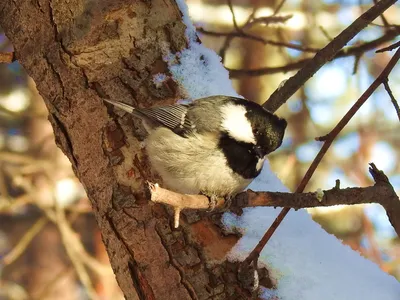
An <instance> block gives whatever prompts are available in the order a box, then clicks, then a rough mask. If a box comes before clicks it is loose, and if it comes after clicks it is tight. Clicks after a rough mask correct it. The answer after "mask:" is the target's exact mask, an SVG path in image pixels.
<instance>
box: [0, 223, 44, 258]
mask: <svg viewBox="0 0 400 300" xmlns="http://www.w3.org/2000/svg"><path fill="white" fill-rule="evenodd" d="M47 222H48V219H47V218H46V217H41V218H40V219H39V220H37V221H36V222H35V224H33V226H32V227H31V228H29V230H27V231H26V232H25V234H24V235H23V237H22V238H21V239H20V240H19V242H18V243H17V245H15V247H14V248H13V249H12V250H11V251H10V252H9V253H7V254H6V255H5V256H4V257H3V259H2V260H1V261H2V263H4V264H5V265H9V264H12V263H13V262H14V261H16V260H17V259H18V257H20V256H21V254H22V253H24V251H25V249H26V248H27V247H28V246H29V244H30V243H31V241H32V240H33V238H34V237H35V236H36V235H37V234H38V233H39V232H40V231H41V230H42V229H43V227H44V226H45V225H46V224H47Z"/></svg>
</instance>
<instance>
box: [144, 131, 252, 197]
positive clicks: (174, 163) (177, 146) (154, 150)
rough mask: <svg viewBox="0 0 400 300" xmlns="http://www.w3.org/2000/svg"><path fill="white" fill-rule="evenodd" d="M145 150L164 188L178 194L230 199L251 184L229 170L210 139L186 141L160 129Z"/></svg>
mask: <svg viewBox="0 0 400 300" xmlns="http://www.w3.org/2000/svg"><path fill="white" fill-rule="evenodd" d="M146 149H147V152H148V155H149V159H150V162H151V164H152V167H153V168H154V169H155V171H157V173H158V174H159V175H160V176H161V177H162V179H163V181H164V184H165V185H166V187H168V188H170V189H171V190H174V191H177V192H180V193H186V194H197V193H199V192H202V193H204V194H206V195H217V196H230V195H234V194H236V193H238V192H240V191H242V190H243V189H244V188H245V187H246V186H247V185H248V184H249V183H250V182H251V180H252V179H245V178H243V177H242V176H240V175H239V174H237V173H235V172H233V171H232V169H231V168H229V167H228V165H227V161H226V158H225V156H224V154H223V153H222V152H221V151H220V150H219V149H218V147H217V141H216V140H215V138H214V137H212V136H203V135H197V136H194V137H192V138H190V139H188V138H183V137H180V136H178V135H176V134H174V133H172V132H171V131H170V130H168V129H165V128H159V129H157V130H155V131H154V132H153V133H151V134H150V135H149V137H148V138H147V141H146Z"/></svg>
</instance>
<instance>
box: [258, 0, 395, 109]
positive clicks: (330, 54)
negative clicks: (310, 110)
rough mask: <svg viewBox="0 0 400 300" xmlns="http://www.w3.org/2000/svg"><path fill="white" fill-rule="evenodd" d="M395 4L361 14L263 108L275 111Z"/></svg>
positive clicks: (386, 0) (388, 1) (388, 0)
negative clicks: (357, 35) (358, 34)
mask: <svg viewBox="0 0 400 300" xmlns="http://www.w3.org/2000/svg"><path fill="white" fill-rule="evenodd" d="M396 2H397V0H381V1H379V2H378V3H377V4H375V5H374V6H373V7H371V8H370V9H369V10H367V11H366V12H365V13H363V14H362V15H361V16H360V17H359V18H358V19H356V20H355V21H354V22H353V23H352V24H351V25H350V26H349V27H347V28H346V29H345V30H343V31H342V32H341V33H340V34H339V35H338V36H337V37H336V38H334V39H333V41H332V42H330V43H329V44H328V45H326V46H325V47H324V48H323V49H321V51H319V52H318V53H317V54H316V55H315V56H314V58H313V59H312V60H311V61H309V62H307V64H306V65H305V66H304V67H303V68H302V69H301V70H299V71H298V72H297V73H296V74H295V75H294V76H292V77H290V78H289V79H288V80H286V81H285V82H284V84H283V85H282V86H280V87H278V88H277V89H276V90H275V91H274V92H273V93H272V95H271V96H270V97H269V99H268V100H267V101H266V102H265V103H264V105H263V106H264V107H265V108H266V109H268V110H270V111H272V112H274V111H276V110H277V109H278V108H279V107H280V106H281V105H282V104H283V103H285V102H286V101H287V100H288V99H289V98H290V97H291V96H292V95H293V94H294V93H295V92H296V91H297V90H298V89H299V88H300V87H301V86H303V85H304V83H305V82H306V81H307V80H308V79H310V78H311V77H312V76H313V75H314V74H315V73H316V72H317V71H318V70H319V69H320V68H321V67H322V66H323V65H324V64H326V63H327V62H328V61H330V60H332V59H333V58H334V57H335V55H336V54H337V53H338V52H339V51H340V50H341V49H342V48H343V47H344V46H345V45H346V44H347V43H348V42H349V41H350V40H351V39H352V38H353V37H355V36H356V34H357V33H359V32H360V31H361V30H362V29H364V28H365V27H366V26H367V25H368V24H369V23H371V22H372V21H373V20H375V19H376V18H377V17H378V16H379V15H381V14H382V13H383V12H384V11H385V10H387V9H388V8H389V7H390V6H392V5H393V4H394V3H396Z"/></svg>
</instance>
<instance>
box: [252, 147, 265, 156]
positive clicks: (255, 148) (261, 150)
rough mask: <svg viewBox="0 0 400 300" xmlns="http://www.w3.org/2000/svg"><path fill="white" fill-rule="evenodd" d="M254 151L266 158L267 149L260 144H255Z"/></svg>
mask: <svg viewBox="0 0 400 300" xmlns="http://www.w3.org/2000/svg"><path fill="white" fill-rule="evenodd" d="M254 152H255V153H256V155H257V157H258V158H264V156H265V151H264V150H263V149H262V148H261V147H260V146H257V145H255V146H254Z"/></svg>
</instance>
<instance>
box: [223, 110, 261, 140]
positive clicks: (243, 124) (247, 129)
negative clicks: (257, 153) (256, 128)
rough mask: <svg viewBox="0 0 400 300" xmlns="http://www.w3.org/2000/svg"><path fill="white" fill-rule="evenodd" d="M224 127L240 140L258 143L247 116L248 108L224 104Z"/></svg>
mask: <svg viewBox="0 0 400 300" xmlns="http://www.w3.org/2000/svg"><path fill="white" fill-rule="evenodd" d="M221 113H222V124H221V126H222V128H223V129H225V130H226V131H227V132H228V134H229V135H230V136H231V137H232V138H234V139H236V140H237V141H240V142H245V143H251V144H256V139H255V137H254V134H253V129H252V128H251V124H250V122H249V121H248V120H247V118H246V109H245V108H244V107H243V106H240V105H235V104H227V105H224V106H222V108H221Z"/></svg>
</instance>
